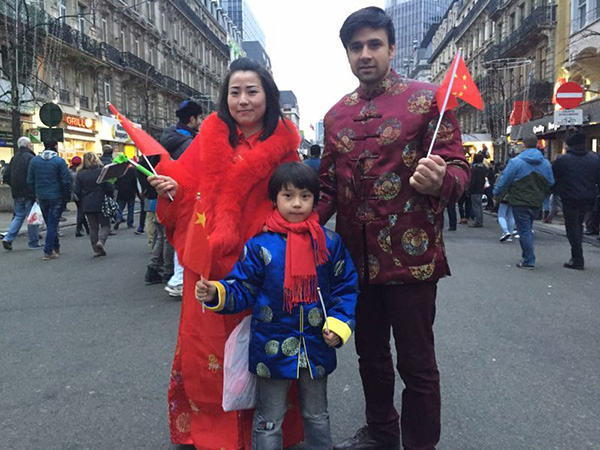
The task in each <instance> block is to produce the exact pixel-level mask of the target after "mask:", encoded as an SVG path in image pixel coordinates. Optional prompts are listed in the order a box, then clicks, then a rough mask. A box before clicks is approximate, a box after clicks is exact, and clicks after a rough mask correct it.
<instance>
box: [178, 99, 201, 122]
mask: <svg viewBox="0 0 600 450" xmlns="http://www.w3.org/2000/svg"><path fill="white" fill-rule="evenodd" d="M203 113H204V110H203V109H202V106H200V105H199V104H198V103H196V102H195V101H193V100H191V99H189V98H188V99H187V100H184V101H182V102H181V104H180V105H179V108H178V109H177V111H175V115H176V116H177V118H178V119H179V121H180V122H181V123H184V124H188V123H190V119H191V118H192V117H195V116H200V115H202V114H203Z"/></svg>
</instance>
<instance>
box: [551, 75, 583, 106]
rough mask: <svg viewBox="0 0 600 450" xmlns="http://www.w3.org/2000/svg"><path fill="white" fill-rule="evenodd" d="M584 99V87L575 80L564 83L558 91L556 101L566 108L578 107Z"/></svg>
mask: <svg viewBox="0 0 600 450" xmlns="http://www.w3.org/2000/svg"><path fill="white" fill-rule="evenodd" d="M582 101H583V88H582V87H581V86H579V85H578V84H577V83H575V82H573V81H569V82H568V83H565V84H563V85H562V86H561V87H559V88H558V89H557V91H556V103H558V104H559V105H560V106H562V107H563V108H565V109H573V108H577V107H578V106H579V104H580V103H581V102H582Z"/></svg>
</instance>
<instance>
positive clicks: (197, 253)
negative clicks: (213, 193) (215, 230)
mask: <svg viewBox="0 0 600 450" xmlns="http://www.w3.org/2000/svg"><path fill="white" fill-rule="evenodd" d="M181 253H182V254H181V262H182V264H183V266H184V267H186V268H187V269H189V270H191V271H192V272H194V273H196V274H198V275H203V276H204V278H209V274H210V269H211V264H210V262H211V256H210V247H209V245H208V233H207V231H206V215H205V214H204V211H202V208H201V205H200V194H198V198H197V199H196V201H195V202H194V213H193V214H192V218H191V219H190V223H189V225H188V227H187V233H186V236H185V244H184V247H183V251H182V252H181Z"/></svg>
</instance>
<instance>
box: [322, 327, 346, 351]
mask: <svg viewBox="0 0 600 450" xmlns="http://www.w3.org/2000/svg"><path fill="white" fill-rule="evenodd" d="M323 339H325V343H326V344H327V345H329V346H330V347H337V346H338V345H340V342H342V340H341V338H340V337H339V336H338V335H337V334H335V333H334V332H333V331H327V330H325V329H324V330H323Z"/></svg>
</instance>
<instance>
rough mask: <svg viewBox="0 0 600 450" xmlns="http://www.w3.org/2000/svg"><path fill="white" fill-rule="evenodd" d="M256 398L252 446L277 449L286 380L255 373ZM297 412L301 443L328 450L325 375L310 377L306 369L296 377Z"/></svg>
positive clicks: (320, 449)
mask: <svg viewBox="0 0 600 450" xmlns="http://www.w3.org/2000/svg"><path fill="white" fill-rule="evenodd" d="M257 379H258V386H257V387H258V401H257V406H256V410H255V411H254V422H253V423H252V450H281V449H282V448H283V443H282V437H281V424H282V423H283V418H284V417H285V413H286V411H287V393H288V389H289V388H290V383H291V381H290V380H275V379H268V378H261V377H257ZM298 396H299V399H300V414H301V416H302V422H303V424H304V445H305V447H306V448H307V449H310V450H331V449H332V447H333V442H332V440H331V429H330V426H329V412H328V411H327V377H325V378H319V379H316V380H313V379H311V378H310V373H309V372H308V370H307V369H302V370H300V379H299V380H298Z"/></svg>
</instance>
